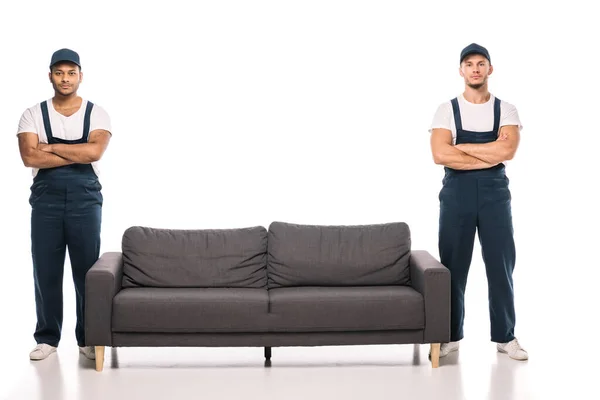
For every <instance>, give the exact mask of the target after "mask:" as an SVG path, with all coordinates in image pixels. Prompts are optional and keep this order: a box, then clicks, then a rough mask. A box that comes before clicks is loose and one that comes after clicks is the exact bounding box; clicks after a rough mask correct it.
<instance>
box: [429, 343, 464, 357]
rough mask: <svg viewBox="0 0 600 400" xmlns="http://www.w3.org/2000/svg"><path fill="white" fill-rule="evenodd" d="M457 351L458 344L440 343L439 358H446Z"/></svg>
mask: <svg viewBox="0 0 600 400" xmlns="http://www.w3.org/2000/svg"><path fill="white" fill-rule="evenodd" d="M457 350H458V342H450V343H442V345H441V346H440V358H442V357H446V356H447V355H448V354H450V353H452V352H453V351H457ZM429 358H431V350H429Z"/></svg>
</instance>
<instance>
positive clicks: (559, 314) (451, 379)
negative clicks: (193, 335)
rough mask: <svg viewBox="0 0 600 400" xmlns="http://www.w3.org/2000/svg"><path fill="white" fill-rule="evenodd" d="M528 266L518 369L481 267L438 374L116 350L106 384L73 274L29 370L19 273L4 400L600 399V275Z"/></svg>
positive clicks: (5, 336) (412, 355)
mask: <svg viewBox="0 0 600 400" xmlns="http://www.w3.org/2000/svg"><path fill="white" fill-rule="evenodd" d="M573 254H576V253H573ZM565 257H567V254H565ZM521 261H522V264H524V265H527V266H528V268H527V269H526V268H524V267H522V268H521V269H520V270H518V271H516V272H515V291H516V306H517V332H516V333H517V336H518V338H519V340H520V341H521V343H522V345H523V346H524V347H525V348H526V349H527V350H528V351H529V355H530V359H529V360H528V361H526V362H519V361H514V360H511V359H509V358H508V357H507V356H506V355H503V354H499V353H497V352H496V349H495V346H494V344H492V343H491V342H489V341H488V338H489V319H488V309H487V287H486V280H485V272H484V268H483V264H482V263H481V260H478V259H477V257H475V259H474V262H473V266H472V271H471V273H470V275H469V284H468V285H467V297H466V301H467V306H466V308H467V317H466V321H465V340H464V341H463V343H462V347H461V349H460V352H459V353H455V354H452V355H450V356H448V357H446V358H445V359H442V360H441V362H440V367H439V368H438V369H432V368H431V365H430V363H429V360H428V358H427V354H428V346H426V345H422V346H416V347H415V346H413V345H398V346H354V347H350V346H345V347H315V348H274V349H273V357H272V362H271V365H270V366H265V363H264V358H263V349H262V348H191V349H186V348H118V349H107V352H106V361H105V368H104V371H103V372H100V373H99V372H96V371H95V370H94V363H93V362H92V361H89V360H86V359H85V358H84V357H83V356H80V355H79V353H78V351H77V347H76V343H75V338H74V326H75V316H74V304H73V303H74V302H73V299H74V294H73V285H72V283H71V281H70V275H69V274H68V273H67V272H66V273H65V280H64V293H65V321H64V326H63V339H62V341H61V344H60V347H59V349H58V352H57V353H56V354H53V355H52V356H51V357H49V358H48V359H47V360H44V361H40V362H32V361H29V358H28V355H29V351H30V350H31V349H32V348H33V347H34V346H35V343H34V341H33V337H32V333H33V328H34V326H35V306H34V302H33V288H32V287H31V288H30V287H29V285H31V280H30V278H29V277H28V275H29V272H25V271H22V273H19V274H15V275H13V277H14V279H13V281H14V282H13V284H14V287H13V289H14V290H10V291H0V304H2V314H1V315H2V319H1V321H2V322H1V324H2V325H1V328H0V342H1V343H2V345H3V351H2V358H1V359H0V399H10V400H13V399H15V400H36V399H40V400H70V399H82V400H94V399H111V400H117V399H127V400H130V399H132V398H136V399H137V398H140V399H144V400H153V399H169V400H173V399H180V398H181V399H187V398H204V399H236V400H237V399H261V400H266V399H278V400H279V399H285V400H287V399H289V400H294V399H327V400H329V399H338V398H339V399H367V400H379V399H411V400H412V399H444V400H454V399H469V400H471V399H473V400H486V399H489V400H522V399H523V400H532V399H544V400H545V399H549V398H551V396H555V395H559V396H560V398H565V399H580V398H581V399H594V398H600V395H598V390H597V384H596V382H597V373H596V372H597V370H598V368H597V366H596V360H595V358H596V354H595V349H594V347H595V346H593V344H594V342H595V338H596V337H597V336H598V331H597V324H596V319H595V316H596V315H597V311H596V307H595V306H594V304H598V301H597V299H596V296H595V293H596V289H595V288H596V281H597V279H596V276H595V274H596V272H595V271H596V269H595V268H591V265H590V264H589V263H588V264H586V263H585V262H583V261H584V260H583V259H579V260H577V258H573V263H572V264H570V263H569V264H567V263H565V264H558V263H557V264H554V265H552V267H551V268H548V267H544V266H545V265H546V266H547V265H549V263H544V262H540V263H539V264H538V263H536V262H535V261H536V260H535V259H528V258H526V257H522V258H521ZM560 265H564V267H560ZM66 268H67V271H68V270H69V266H68V264H67V267H66ZM566 268H569V270H568V271H567V270H566ZM563 269H564V273H559V272H560V271H561V270H563ZM584 391H588V392H589V393H588V394H583V392H584Z"/></svg>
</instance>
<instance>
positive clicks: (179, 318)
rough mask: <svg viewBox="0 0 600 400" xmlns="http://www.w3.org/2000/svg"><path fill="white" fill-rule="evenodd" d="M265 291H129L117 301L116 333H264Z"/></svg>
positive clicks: (212, 289)
mask: <svg viewBox="0 0 600 400" xmlns="http://www.w3.org/2000/svg"><path fill="white" fill-rule="evenodd" d="M268 308H269V297H268V293H267V290H265V289H220V288H202V289H195V288H194V289H191V288H177V289H170V288H129V289H123V290H122V291H120V292H119V293H118V294H117V295H116V296H115V299H114V301H113V321H112V330H113V332H155V333H162V332H177V333H186V332H196V333H201V332H264V331H267V330H268V321H267V319H266V318H267V312H268Z"/></svg>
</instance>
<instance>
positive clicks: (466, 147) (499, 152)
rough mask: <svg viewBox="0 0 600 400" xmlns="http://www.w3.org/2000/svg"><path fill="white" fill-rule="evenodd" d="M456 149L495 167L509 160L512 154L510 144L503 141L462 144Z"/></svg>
mask: <svg viewBox="0 0 600 400" xmlns="http://www.w3.org/2000/svg"><path fill="white" fill-rule="evenodd" d="M455 147H456V148H457V149H458V150H460V151H462V152H465V153H467V154H468V155H470V156H473V157H476V158H478V159H480V160H483V161H485V162H488V163H491V164H494V165H495V164H499V163H501V162H504V161H506V160H507V159H509V153H510V148H509V145H508V142H507V141H503V140H497V141H495V142H489V143H462V144H458V145H456V146H455Z"/></svg>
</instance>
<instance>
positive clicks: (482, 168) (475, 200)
mask: <svg viewBox="0 0 600 400" xmlns="http://www.w3.org/2000/svg"><path fill="white" fill-rule="evenodd" d="M492 72H493V66H492V64H491V59H490V55H489V52H488V51H487V49H486V48H484V47H482V46H480V45H478V44H476V43H472V44H470V45H469V46H467V47H465V48H464V49H463V50H462V52H461V54H460V68H459V73H460V76H461V77H463V79H464V81H465V90H464V92H463V93H462V94H461V95H460V96H458V97H456V98H454V99H452V100H450V101H448V102H444V103H443V104H441V105H440V106H439V107H438V109H437V112H436V113H435V116H434V118H433V122H432V124H431V126H430V129H429V132H430V133H431V151H432V154H433V159H434V162H435V163H436V164H438V165H443V166H444V169H445V175H444V178H443V180H442V185H443V186H442V189H441V191H440V194H439V200H440V217H439V252H440V261H441V263H442V264H444V265H445V266H446V267H448V269H449V270H450V273H451V326H450V340H451V341H450V343H443V344H442V346H441V348H440V357H443V356H446V355H448V353H450V352H452V351H456V350H458V347H459V341H460V340H461V339H462V338H463V336H464V334H463V321H464V313H465V306H464V294H465V288H466V284H467V275H468V271H469V267H470V264H471V258H472V255H473V245H474V241H475V232H476V231H477V233H478V236H479V242H480V244H481V250H482V255H483V261H484V263H485V268H486V275H487V281H488V294H489V296H488V300H489V312H490V325H491V340H492V342H495V343H496V347H497V350H498V351H499V352H502V353H506V354H508V355H509V356H510V357H511V358H513V359H516V360H526V359H528V354H527V352H526V351H525V350H524V349H523V348H522V347H521V345H520V344H519V342H518V341H517V339H516V337H515V336H514V329H515V308H514V296H513V279H512V274H513V270H514V267H515V253H516V252H515V243H514V239H513V224H512V212H511V193H510V190H509V187H508V183H509V180H508V177H507V176H506V165H507V161H508V160H511V159H512V158H513V157H514V155H515V153H516V151H517V147H518V145H519V140H520V131H521V129H522V125H521V122H520V119H519V114H518V112H517V109H516V107H515V106H514V105H512V104H510V103H507V102H505V101H500V99H498V98H496V97H495V96H494V95H492V94H491V93H490V92H489V91H488V77H489V76H490V75H491V74H492Z"/></svg>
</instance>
